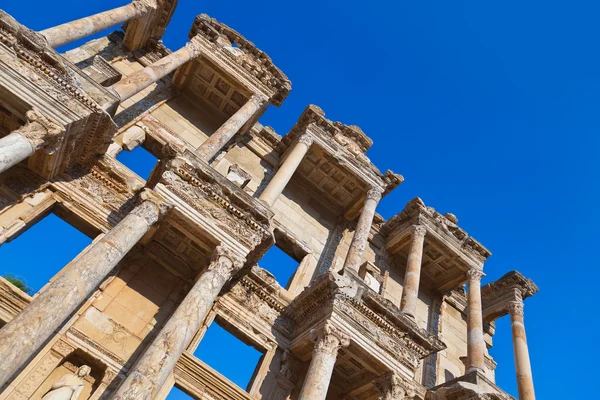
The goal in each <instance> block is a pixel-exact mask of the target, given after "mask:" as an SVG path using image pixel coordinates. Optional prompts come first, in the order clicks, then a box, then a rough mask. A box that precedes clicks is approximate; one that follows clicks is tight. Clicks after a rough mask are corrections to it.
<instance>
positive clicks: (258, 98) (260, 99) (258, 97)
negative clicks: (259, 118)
mask: <svg viewBox="0 0 600 400" xmlns="http://www.w3.org/2000/svg"><path fill="white" fill-rule="evenodd" d="M267 100H268V99H267V98H266V97H265V96H263V95H262V94H258V93H254V94H253V95H252V96H251V97H250V101H252V102H254V104H256V107H258V108H260V107H262V106H264V105H265V104H266V103H267Z"/></svg>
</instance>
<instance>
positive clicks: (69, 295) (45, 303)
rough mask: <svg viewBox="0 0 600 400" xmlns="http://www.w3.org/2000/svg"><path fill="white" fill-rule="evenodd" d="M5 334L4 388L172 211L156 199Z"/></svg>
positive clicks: (0, 369)
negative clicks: (129, 253)
mask: <svg viewBox="0 0 600 400" xmlns="http://www.w3.org/2000/svg"><path fill="white" fill-rule="evenodd" d="M143 197H144V198H145V199H146V200H145V201H143V202H142V203H141V204H140V205H138V206H137V207H136V208H135V209H133V211H131V212H130V213H129V214H128V215H127V216H126V217H125V218H123V219H122V220H121V222H119V223H118V224H117V225H116V226H115V227H114V228H113V229H111V230H110V231H109V232H108V233H107V234H106V235H104V237H102V238H101V239H100V240H98V241H97V242H95V243H94V244H93V245H92V246H90V247H89V248H88V249H87V250H86V251H85V253H83V254H82V255H81V256H80V257H79V258H77V259H76V260H75V261H73V262H72V263H71V265H70V266H68V267H67V268H66V269H65V270H64V271H63V272H62V273H61V274H60V275H59V276H58V277H57V278H56V279H55V280H54V281H53V282H52V283H50V284H49V285H48V286H47V287H46V288H45V289H44V290H43V291H42V292H41V293H40V294H39V295H38V296H37V297H35V298H34V299H33V301H32V302H31V303H30V304H29V305H28V306H27V307H25V309H24V310H23V311H22V312H21V313H19V314H17V316H16V317H15V318H14V319H13V320H12V321H10V322H9V323H8V324H6V325H5V326H4V327H3V328H2V329H0V360H2V361H1V362H0V387H2V385H4V384H5V383H6V382H7V381H8V380H9V379H10V378H11V376H12V375H13V374H14V373H15V372H16V371H17V370H18V369H19V368H20V367H21V366H22V365H23V363H24V362H25V361H27V359H29V357H31V356H32V355H33V354H35V353H36V351H37V350H38V349H39V347H40V346H41V345H42V344H43V343H44V342H45V341H46V340H47V339H48V338H49V337H50V336H51V335H52V334H53V333H54V331H55V330H56V329H57V328H58V327H59V326H60V325H61V324H62V323H63V322H64V321H65V320H66V319H67V318H68V317H69V315H71V314H72V313H73V311H75V310H76V309H77V307H78V306H79V305H80V304H81V303H82V302H83V301H85V300H86V299H87V298H88V297H89V296H90V295H91V294H92V292H93V291H94V290H96V288H97V287H98V285H99V284H100V283H102V281H103V280H104V279H105V278H106V276H107V275H108V274H109V273H110V271H111V270H112V269H113V268H114V267H115V266H116V265H117V263H118V262H119V261H121V259H122V258H123V257H124V256H125V255H126V254H127V252H128V251H129V250H131V248H132V247H133V246H134V245H135V244H136V243H137V242H138V241H139V240H140V239H141V238H142V237H143V236H144V234H145V233H146V232H148V230H149V229H150V227H151V226H152V225H153V224H155V223H156V222H157V221H158V219H159V216H160V215H161V213H162V212H164V211H166V209H167V207H166V206H165V204H164V203H162V202H161V200H160V199H159V198H158V197H156V196H155V195H153V194H152V193H148V192H146V193H144V194H143Z"/></svg>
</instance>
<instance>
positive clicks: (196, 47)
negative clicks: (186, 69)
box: [185, 36, 202, 60]
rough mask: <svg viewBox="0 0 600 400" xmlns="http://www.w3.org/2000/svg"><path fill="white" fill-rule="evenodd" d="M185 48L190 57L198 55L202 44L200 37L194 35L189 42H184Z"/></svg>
mask: <svg viewBox="0 0 600 400" xmlns="http://www.w3.org/2000/svg"><path fill="white" fill-rule="evenodd" d="M185 48H186V49H187V50H188V51H189V52H190V59H191V60H193V59H194V58H196V57H198V56H199V55H200V54H201V53H202V46H201V45H200V37H199V36H194V37H193V38H192V39H191V40H190V41H189V42H187V43H186V44H185Z"/></svg>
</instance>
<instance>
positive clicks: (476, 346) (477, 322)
mask: <svg viewBox="0 0 600 400" xmlns="http://www.w3.org/2000/svg"><path fill="white" fill-rule="evenodd" d="M467 275H468V284H469V288H468V292H467V372H470V371H474V370H480V371H483V370H484V368H485V352H486V347H485V341H484V339H483V315H482V312H481V309H482V307H481V278H482V277H483V276H484V273H483V271H481V270H480V269H476V268H471V269H470V270H469V271H468V272H467Z"/></svg>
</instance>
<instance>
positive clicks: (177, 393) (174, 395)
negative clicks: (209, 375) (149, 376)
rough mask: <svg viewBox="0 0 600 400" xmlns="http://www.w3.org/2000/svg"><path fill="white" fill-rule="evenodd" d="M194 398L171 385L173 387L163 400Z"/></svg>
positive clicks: (190, 399)
mask: <svg viewBox="0 0 600 400" xmlns="http://www.w3.org/2000/svg"><path fill="white" fill-rule="evenodd" d="M192 399H195V397H193V396H192V395H189V394H187V393H186V392H184V391H183V390H181V389H179V388H178V387H177V386H173V389H171V391H170V392H169V394H168V395H167V397H166V398H165V400H192Z"/></svg>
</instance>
